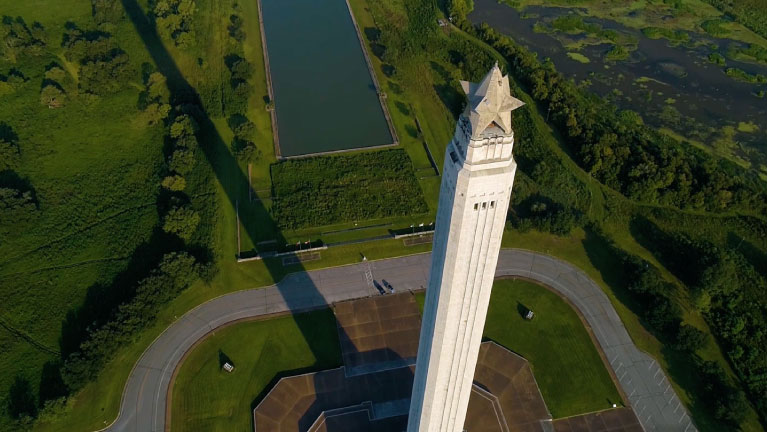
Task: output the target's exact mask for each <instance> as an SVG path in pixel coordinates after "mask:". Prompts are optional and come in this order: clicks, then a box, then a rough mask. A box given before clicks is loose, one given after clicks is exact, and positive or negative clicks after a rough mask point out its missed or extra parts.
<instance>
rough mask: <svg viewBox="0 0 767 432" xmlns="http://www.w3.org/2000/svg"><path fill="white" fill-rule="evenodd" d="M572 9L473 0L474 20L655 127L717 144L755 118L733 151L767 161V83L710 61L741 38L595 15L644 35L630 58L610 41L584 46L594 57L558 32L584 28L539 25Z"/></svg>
mask: <svg viewBox="0 0 767 432" xmlns="http://www.w3.org/2000/svg"><path fill="white" fill-rule="evenodd" d="M568 13H573V12H572V10H568V9H565V8H557V7H537V6H536V7H528V8H526V9H524V11H523V12H520V11H518V10H516V9H514V8H512V7H509V6H507V5H504V4H502V3H499V2H498V1H497V0H474V11H473V12H472V13H471V14H470V15H469V20H470V21H471V22H472V23H474V24H480V23H487V24H488V25H490V26H491V27H493V28H495V29H497V30H498V31H500V32H502V33H504V34H506V35H508V36H510V37H511V38H512V39H514V40H515V41H516V42H517V43H520V44H522V45H524V46H526V47H527V48H528V49H529V50H531V51H533V52H536V53H538V56H539V58H546V57H548V58H550V59H551V60H552V61H553V62H554V64H555V66H556V68H557V70H559V71H560V72H562V73H563V74H564V75H565V76H566V77H568V78H573V79H574V80H575V81H576V82H584V83H585V84H586V85H587V87H588V88H589V89H590V90H592V91H594V92H596V93H597V94H599V95H601V96H605V97H609V98H611V99H613V100H614V101H615V103H616V104H618V106H619V107H621V108H623V109H631V110H634V111H637V112H639V113H640V114H641V115H642V117H643V118H644V120H645V121H646V122H647V123H649V124H651V125H653V126H656V127H666V128H669V129H671V130H673V131H674V132H675V133H677V134H679V135H682V136H684V137H686V138H687V139H693V140H696V141H700V142H703V143H704V144H705V145H711V142H710V140H712V139H713V138H714V137H716V136H718V134H719V133H720V131H721V128H722V127H723V126H727V125H729V126H732V127H734V128H737V126H738V125H739V124H741V123H751V124H753V125H756V126H757V127H758V128H759V129H758V132H751V133H737V135H736V137H735V138H736V140H737V142H738V143H739V146H738V148H734V149H730V151H732V153H733V154H734V155H736V156H738V157H742V158H743V159H747V160H749V161H750V162H757V164H756V166H757V167H758V166H759V165H760V164H763V165H766V166H767V98H759V97H758V96H757V95H756V94H757V93H758V91H760V90H765V89H767V85H765V84H761V85H759V84H750V83H745V82H739V81H735V80H734V79H732V78H731V77H728V76H727V75H726V74H725V72H724V69H723V68H722V67H720V66H717V65H714V64H712V63H710V62H708V60H707V57H708V54H709V53H710V52H711V48H710V47H711V46H712V45H717V46H719V47H722V48H725V47H727V46H729V44H739V42H736V41H732V40H728V39H718V38H713V37H708V36H703V35H699V34H690V36H691V39H690V42H688V43H686V44H684V45H680V46H671V44H670V43H669V41H667V40H665V39H657V40H655V39H649V38H647V37H645V36H644V35H643V34H642V32H640V31H638V30H636V29H631V28H627V27H625V26H623V25H621V24H619V23H617V22H614V21H610V20H603V19H598V18H593V17H585V16H584V21H585V22H588V23H596V24H599V25H601V26H602V27H603V28H605V29H612V30H616V31H618V32H621V33H623V34H626V35H629V36H630V37H634V38H636V40H638V45H637V49H636V50H635V51H633V52H632V53H631V55H630V57H629V59H628V60H626V61H618V62H607V61H605V60H604V56H605V53H606V52H607V51H608V49H609V48H610V45H607V44H602V45H585V46H584V47H583V48H582V49H581V50H580V51H579V53H580V54H582V55H585V56H586V57H587V58H588V59H589V63H583V62H580V61H576V60H575V59H573V58H571V57H570V56H568V55H567V54H568V52H567V49H566V48H565V47H564V46H563V43H562V42H561V40H559V39H557V36H559V37H560V38H561V37H566V38H570V39H573V38H575V39H577V37H578V36H571V35H552V34H549V33H537V32H535V31H534V30H533V26H534V25H535V24H536V23H537V22H550V21H551V20H552V19H554V18H556V17H558V16H562V15H565V14H568ZM727 67H737V68H739V69H742V70H745V71H747V72H749V73H752V74H757V73H759V74H765V75H767V66H766V65H761V64H752V63H745V62H738V61H733V60H731V59H729V58H728V59H727Z"/></svg>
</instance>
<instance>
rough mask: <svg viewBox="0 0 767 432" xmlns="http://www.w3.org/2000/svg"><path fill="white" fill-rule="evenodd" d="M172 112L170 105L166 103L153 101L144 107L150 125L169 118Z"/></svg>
mask: <svg viewBox="0 0 767 432" xmlns="http://www.w3.org/2000/svg"><path fill="white" fill-rule="evenodd" d="M169 113H170V105H168V104H166V103H153V104H149V105H147V107H146V108H145V109H144V114H145V115H146V118H147V122H149V124H150V125H153V124H158V123H160V122H162V121H163V120H165V119H166V118H168V114H169Z"/></svg>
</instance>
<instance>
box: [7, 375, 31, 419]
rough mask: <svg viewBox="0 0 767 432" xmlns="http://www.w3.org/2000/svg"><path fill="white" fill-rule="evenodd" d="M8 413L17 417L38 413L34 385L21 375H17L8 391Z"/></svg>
mask: <svg viewBox="0 0 767 432" xmlns="http://www.w3.org/2000/svg"><path fill="white" fill-rule="evenodd" d="M8 413H9V414H10V415H11V417H13V418H15V419H19V418H22V417H35V416H36V415H37V403H36V402H35V394H34V393H33V392H32V386H31V385H30V384H29V381H28V380H27V379H26V378H24V377H23V376H21V375H17V376H16V378H15V379H14V380H13V384H11V388H10V390H9V391H8Z"/></svg>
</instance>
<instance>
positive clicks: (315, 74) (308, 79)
mask: <svg viewBox="0 0 767 432" xmlns="http://www.w3.org/2000/svg"><path fill="white" fill-rule="evenodd" d="M261 11H262V14H263V17H262V18H263V21H264V33H265V43H266V47H267V52H268V57H269V69H270V75H271V80H272V89H273V93H274V107H275V111H276V114H277V131H278V135H279V147H280V153H281V155H282V156H283V157H290V156H299V155H306V154H311V153H321V152H331V151H339V150H348V149H354V148H361V147H373V146H379V145H386V144H391V143H392V142H393V138H392V135H391V133H390V131H389V126H388V124H387V121H386V117H385V116H384V112H383V108H382V106H381V103H380V101H379V98H378V92H377V91H376V88H375V85H374V83H373V79H372V78H371V75H370V71H369V70H368V67H367V63H366V61H365V57H364V54H363V51H362V46H361V44H360V41H359V39H358V37H357V33H356V30H355V28H354V24H353V22H352V19H351V15H350V13H349V9H348V8H347V5H346V2H345V1H344V0H324V1H317V0H261Z"/></svg>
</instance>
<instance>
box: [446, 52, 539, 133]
mask: <svg viewBox="0 0 767 432" xmlns="http://www.w3.org/2000/svg"><path fill="white" fill-rule="evenodd" d="M461 87H463V91H464V93H466V96H467V97H468V98H469V106H468V107H467V111H468V112H467V113H466V114H467V117H468V118H469V123H471V136H472V137H478V136H479V135H480V134H482V132H484V131H485V129H487V128H488V127H490V126H493V125H494V126H496V127H498V128H500V129H501V130H503V132H504V133H507V134H508V133H511V112H512V111H514V110H515V109H517V108H519V107H521V106H522V105H524V104H525V103H524V102H522V101H521V100H519V99H517V98H515V97H513V96H512V95H511V91H510V90H509V77H508V75H503V74H502V73H501V69H500V68H499V67H498V62H496V63H495V65H494V66H493V68H492V69H491V70H490V72H488V73H487V75H485V77H484V78H482V81H480V82H479V83H471V82H468V81H461Z"/></svg>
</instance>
